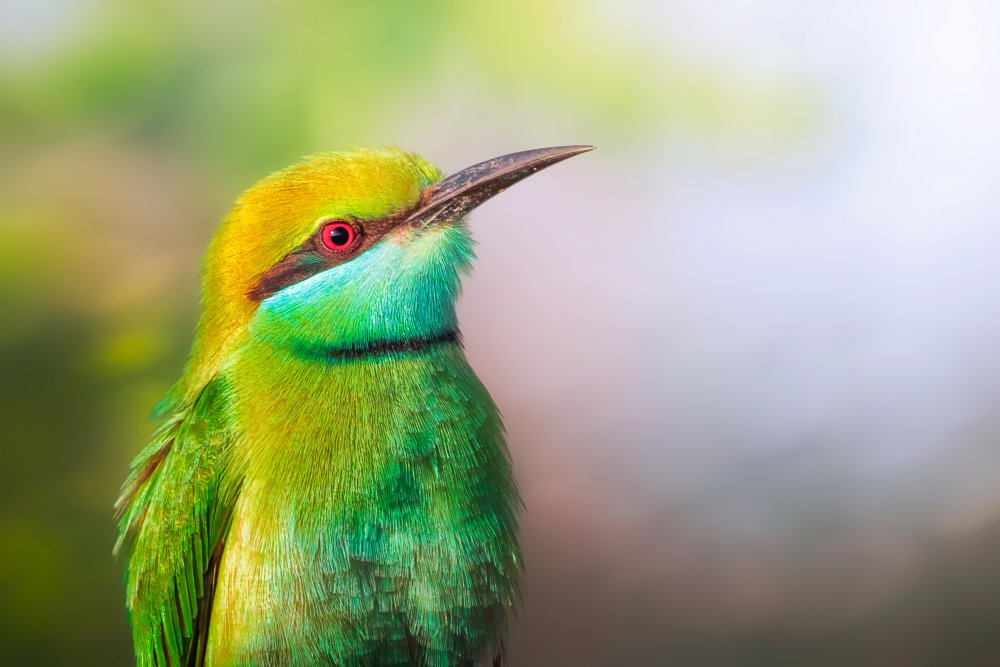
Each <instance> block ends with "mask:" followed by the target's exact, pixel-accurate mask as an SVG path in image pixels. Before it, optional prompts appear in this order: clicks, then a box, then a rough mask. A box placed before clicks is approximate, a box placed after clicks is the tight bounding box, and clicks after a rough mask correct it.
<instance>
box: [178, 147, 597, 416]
mask: <svg viewBox="0 0 1000 667" xmlns="http://www.w3.org/2000/svg"><path fill="white" fill-rule="evenodd" d="M590 149H591V147H590V146H568V147H558V148H543V149H538V150H533V151H525V152H522V153H514V154H511V155H505V156H503V157H499V158H495V159H493V160H488V161H486V162H482V163H480V164H477V165H474V166H472V167H469V168H467V169H463V170H461V171H459V172H457V173H455V174H453V175H451V176H448V177H447V178H445V177H443V174H442V173H441V172H440V171H439V170H438V169H437V168H436V167H434V166H433V165H432V164H430V163H429V162H427V161H426V160H425V159H423V158H422V157H420V156H418V155H415V154H413V153H406V152H404V151H400V150H396V149H384V150H356V151H352V152H343V153H323V154H319V155H315V156H312V157H309V158H306V159H305V160H303V161H302V162H300V163H298V164H295V165H293V166H291V167H288V168H287V169H284V170H282V171H279V172H276V173H274V174H272V175H270V176H268V177H266V178H264V179H263V180H261V181H260V182H258V183H257V184H256V185H254V186H253V187H251V188H250V189H249V190H247V191H246V192H244V193H243V195H241V196H240V198H239V199H238V200H237V201H236V205H235V206H234V208H233V209H232V211H231V212H230V213H229V215H228V216H227V217H226V218H225V220H224V221H223V223H222V225H221V226H220V228H219V230H218V232H217V233H216V235H215V237H214V239H213V240H212V244H211V246H210V249H209V251H208V254H207V255H206V259H205V265H204V285H203V306H204V312H203V314H202V318H201V321H200V323H199V327H198V335H197V339H196V343H195V349H194V351H193V354H192V359H191V362H190V365H189V367H188V369H187V372H186V373H185V378H184V379H183V380H182V382H181V383H180V384H179V385H178V387H176V388H175V390H174V391H173V392H172V394H173V395H172V396H168V397H167V399H165V403H166V404H163V405H161V412H162V411H164V410H165V409H167V408H169V404H173V403H175V402H177V401H184V399H185V398H187V399H190V398H191V397H192V392H194V391H196V390H197V389H198V388H199V387H200V386H202V385H203V384H204V383H205V382H206V381H207V380H209V379H210V378H211V377H212V376H213V375H215V373H217V372H218V370H219V368H220V367H221V365H222V364H223V363H224V362H225V359H226V358H227V357H228V356H229V354H230V353H231V352H232V351H233V350H234V349H235V347H237V346H238V345H241V344H243V343H245V342H246V341H248V340H253V341H265V342H267V343H269V344H273V345H278V346H288V347H289V348H290V350H302V349H317V348H320V347H327V348H334V349H336V348H343V349H351V348H359V347H364V346H366V345H371V344H373V343H379V342H382V341H398V340H405V339H409V338H415V337H427V336H434V335H441V334H443V333H446V332H449V331H453V330H454V329H455V326H456V322H455V300H456V299H457V297H458V292H459V287H460V276H461V274H462V273H463V272H464V271H466V270H467V269H468V267H469V265H470V263H471V261H472V258H473V252H472V240H471V238H470V236H469V232H468V228H467V227H466V225H465V217H466V215H467V214H468V213H469V212H470V211H471V210H472V209H473V208H475V207H476V206H478V205H479V204H481V203H482V202H484V201H486V200H487V199H489V198H490V197H492V196H493V195H495V194H497V193H499V192H501V191H503V190H504V189H506V188H507V187H509V186H510V185H513V184H514V183H516V182H517V181H519V180H521V179H523V178H524V177H526V176H528V175H530V174H532V173H534V172H536V171H538V170H540V169H543V168H545V167H547V166H549V165H552V164H555V163H556V162H559V161H561V160H564V159H566V158H569V157H572V156H574V155H577V154H579V153H582V152H585V151H588V150H590ZM184 402H186V401H184Z"/></svg>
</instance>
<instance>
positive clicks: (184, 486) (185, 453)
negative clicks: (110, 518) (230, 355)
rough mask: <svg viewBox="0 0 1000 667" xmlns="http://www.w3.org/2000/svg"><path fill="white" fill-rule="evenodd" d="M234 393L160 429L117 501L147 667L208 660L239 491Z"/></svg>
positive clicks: (216, 385) (131, 605)
mask: <svg viewBox="0 0 1000 667" xmlns="http://www.w3.org/2000/svg"><path fill="white" fill-rule="evenodd" d="M225 394H226V392H225V386H224V384H223V382H222V381H221V380H219V379H216V380H214V381H212V382H211V383H209V384H208V385H207V386H206V387H205V388H204V389H203V390H202V392H201V394H200V395H199V396H198V397H197V398H196V399H195V401H194V402H193V403H192V404H191V405H190V406H189V407H188V408H187V409H185V410H182V411H180V412H178V413H176V414H175V415H174V416H172V417H170V418H168V419H167V421H166V422H165V423H164V424H163V425H162V426H161V427H160V428H159V429H158V430H157V431H156V433H155V434H154V436H153V439H152V442H150V444H149V445H148V446H147V447H146V448H145V449H144V450H143V451H142V452H141V453H140V454H139V456H138V457H137V458H136V459H135V461H134V462H133V464H132V472H131V474H130V475H129V477H128V479H127V480H126V481H125V484H124V486H123V487H122V492H121V496H120V497H119V499H118V502H117V503H116V510H117V512H118V515H119V518H120V523H119V537H118V543H117V545H116V546H115V551H116V553H117V552H118V551H124V552H125V553H126V555H127V558H128V567H127V569H126V575H125V583H126V597H127V604H128V609H129V614H130V618H131V622H132V634H133V640H134V643H135V652H136V664H137V665H138V667H179V666H187V665H200V664H202V662H203V655H204V650H205V639H206V637H207V631H208V615H209V613H210V610H211V602H212V594H213V588H214V584H215V570H216V566H217V564H218V560H219V556H220V554H221V549H222V544H223V540H224V538H225V531H226V529H227V527H228V526H227V522H228V519H229V514H230V509H231V507H232V502H233V499H234V496H235V493H236V489H235V488H234V485H232V484H228V483H227V482H226V480H225V472H226V471H227V470H228V468H229V466H228V465H227V460H228V457H229V441H230V438H229V435H228V433H227V429H226V427H225V421H226V419H225V414H226V413H225V403H226V400H225Z"/></svg>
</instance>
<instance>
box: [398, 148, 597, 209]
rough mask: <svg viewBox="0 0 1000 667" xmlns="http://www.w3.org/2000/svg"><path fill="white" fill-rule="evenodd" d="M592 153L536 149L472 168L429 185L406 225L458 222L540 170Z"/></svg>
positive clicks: (577, 149)
mask: <svg viewBox="0 0 1000 667" xmlns="http://www.w3.org/2000/svg"><path fill="white" fill-rule="evenodd" d="M592 150H594V147H593V146H555V147H552V148H536V149H535V150H530V151H521V152H520V153H511V154H510V155H502V156H500V157H495V158H493V159H492V160H487V161H486V162H480V163H479V164H475V165H472V166H471V167H467V168H465V169H463V170H461V171H459V172H456V173H454V174H452V175H451V176H448V177H447V178H445V179H443V180H441V181H438V182H437V183H435V184H434V185H431V186H429V187H428V188H427V189H426V190H425V191H424V194H423V197H422V199H421V201H420V204H419V205H418V206H417V209H416V210H415V211H414V212H413V213H411V214H410V215H409V216H408V217H407V218H406V223H407V224H410V225H413V226H415V227H426V226H428V225H432V224H434V223H435V222H449V221H453V220H458V219H459V218H461V217H463V216H465V215H466V214H468V213H469V211H471V210H472V209H474V208H476V207H477V206H479V205H480V204H482V203H483V202H484V201H486V200H487V199H489V198H490V197H492V196H494V195H497V194H500V193H501V192H503V191H504V190H506V189H507V188H509V187H510V186H512V185H514V184H515V183H517V182H518V181H520V180H521V179H523V178H527V177H528V176H531V175H532V174H534V173H535V172H536V171H541V170H542V169H545V168H546V167H550V166H552V165H554V164H555V163H556V162H562V161H563V160H566V159H568V158H571V157H573V156H574V155H579V154H580V153H586V152H588V151H592Z"/></svg>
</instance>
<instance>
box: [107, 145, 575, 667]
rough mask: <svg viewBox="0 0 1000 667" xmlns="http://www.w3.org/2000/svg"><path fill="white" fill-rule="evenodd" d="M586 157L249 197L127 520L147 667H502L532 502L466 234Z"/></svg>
mask: <svg viewBox="0 0 1000 667" xmlns="http://www.w3.org/2000/svg"><path fill="white" fill-rule="evenodd" d="M592 149H593V147H592V146H559V147H552V148H541V149H535V150H529V151H522V152H517V153H511V154H508V155H504V156H501V157H498V158H494V159H491V160H487V161H485V162H481V163H479V164H476V165H473V166H471V167H468V168H466V169H462V170H460V171H458V172H456V173H454V174H452V175H450V176H447V177H445V176H444V174H443V173H442V172H441V171H440V170H439V169H438V168H437V167H435V166H433V165H432V164H431V163H430V162H428V161H427V160H426V159H424V158H423V157H421V156H419V155H417V154H415V153H410V152H406V151H403V150H401V149H398V148H380V149H354V150H350V151H343V152H327V153H319V154H316V155H312V156H309V157H306V158H303V159H302V160H301V161H299V162H297V163H295V164H293V165H292V166H290V167H287V168H285V169H283V170H280V171H277V172H275V173H273V174H271V175H269V176H267V177H265V178H263V179H262V180H260V181H258V182H257V183H256V184H254V185H253V186H252V187H250V188H249V189H248V190H247V191H245V192H244V193H243V194H242V195H240V196H239V197H238V198H237V200H236V202H235V204H234V206H233V208H232V210H231V211H230V212H229V214H228V215H227V216H226V217H225V218H224V219H223V220H222V222H221V224H220V225H219V228H218V230H217V231H216V233H215V235H214V237H213V238H212V241H211V243H210V244H209V248H208V250H207V253H206V255H205V260H204V263H203V268H202V275H201V278H202V298H201V304H202V312H201V316H200V319H199V320H198V325H197V327H196V330H195V335H194V342H193V345H192V348H191V356H190V358H189V360H188V362H187V364H186V366H185V367H184V370H183V372H182V374H181V377H180V379H179V380H178V381H177V382H176V383H175V384H174V385H173V386H172V387H171V388H170V389H169V390H168V391H167V393H166V395H165V396H164V398H163V399H162V400H161V401H160V402H159V403H158V404H157V405H156V407H155V408H154V411H153V418H154V419H155V420H157V422H158V423H157V425H156V427H155V430H154V432H153V435H152V436H151V439H150V442H149V443H148V444H147V445H146V446H145V447H144V448H143V449H142V450H141V451H140V452H139V454H138V456H137V457H136V458H135V460H134V461H133V462H132V464H131V468H130V471H129V473H128V475H127V477H126V480H125V482H124V484H123V486H122V488H121V492H120V496H119V499H118V501H117V502H116V504H115V509H116V517H117V521H118V540H117V543H116V545H115V553H116V554H119V555H122V556H123V557H124V560H125V564H124V569H125V598H126V607H127V610H128V616H129V621H130V623H131V627H132V635H133V645H134V650H135V657H136V664H137V665H138V666H139V667H191V666H195V667H201V666H209V667H233V666H239V667H285V666H290V667H298V666H312V665H335V666H338V667H355V666H357V667H381V666H383V665H386V666H388V665H420V666H427V667H453V666H456V667H458V666H461V667H478V666H480V665H483V666H487V667H488V666H493V667H499V666H500V665H503V664H505V648H504V642H505V634H506V629H507V625H508V621H509V619H510V617H511V615H512V613H513V611H514V609H515V606H516V604H517V602H518V599H519V595H520V584H521V578H522V571H523V564H522V555H521V551H520V548H519V545H518V516H519V514H520V512H521V509H522V502H521V499H520V496H519V493H518V490H517V486H516V483H515V480H514V477H513V473H512V467H511V457H510V453H509V450H508V447H507V444H506V436H505V431H504V426H503V424H502V421H501V417H500V414H499V411H498V409H497V406H496V404H495V403H494V401H493V400H492V398H491V397H490V394H489V393H488V392H487V390H486V388H485V387H484V386H483V384H482V382H481V381H480V380H479V379H478V377H477V376H476V374H475V373H474V371H473V370H472V368H471V367H470V365H469V362H468V360H467V358H466V355H465V352H464V348H463V343H462V338H461V334H460V330H459V327H458V320H457V316H456V300H457V298H458V296H459V292H460V289H461V280H462V278H463V277H464V276H465V275H466V274H468V273H469V271H470V267H471V264H472V262H473V259H474V253H473V240H472V237H471V234H470V229H469V225H468V220H467V218H468V215H469V213H470V212H471V211H472V210H473V209H475V208H476V207H477V206H479V205H480V204H482V203H483V202H485V201H487V200H488V199H490V198H491V197H493V196H494V195H496V194H498V193H499V192H502V191H503V190H505V189H506V188H508V187H509V186H511V185H513V184H515V183H517V182H518V181H520V180H522V179H524V178H525V177H527V176H529V175H531V174H533V173H535V172H537V171H539V170H541V169H544V168H546V167H549V166H551V165H553V164H556V163H557V162H560V161H562V160H565V159H567V158H570V157H573V156H575V155H579V154H581V153H584V152H587V151H589V150H592Z"/></svg>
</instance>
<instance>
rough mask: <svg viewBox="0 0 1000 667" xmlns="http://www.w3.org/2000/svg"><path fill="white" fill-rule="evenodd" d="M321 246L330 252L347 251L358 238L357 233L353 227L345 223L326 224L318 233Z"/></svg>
mask: <svg viewBox="0 0 1000 667" xmlns="http://www.w3.org/2000/svg"><path fill="white" fill-rule="evenodd" d="M320 236H321V238H322V239H323V245H325V246H326V247H327V248H329V249H330V250H348V249H350V248H351V247H352V246H353V245H354V242H355V241H356V240H357V238H358V232H357V231H356V230H355V229H354V226H353V225H350V224H348V223H346V222H328V223H326V224H325V225H323V231H322V232H320Z"/></svg>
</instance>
